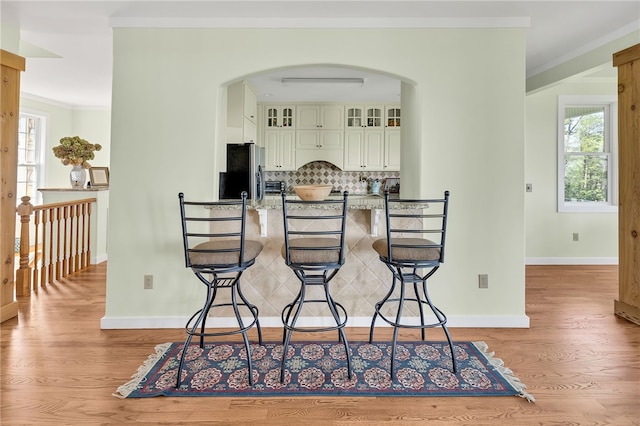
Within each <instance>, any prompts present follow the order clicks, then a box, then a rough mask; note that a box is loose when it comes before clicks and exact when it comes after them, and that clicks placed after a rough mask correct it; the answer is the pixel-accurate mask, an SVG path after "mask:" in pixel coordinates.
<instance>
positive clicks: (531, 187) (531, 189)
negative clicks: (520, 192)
mask: <svg viewBox="0 0 640 426" xmlns="http://www.w3.org/2000/svg"><path fill="white" fill-rule="evenodd" d="M525 188H526V190H527V192H533V185H532V184H530V183H528V184H527V185H526V186H525Z"/></svg>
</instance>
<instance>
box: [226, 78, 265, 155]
mask: <svg viewBox="0 0 640 426" xmlns="http://www.w3.org/2000/svg"><path fill="white" fill-rule="evenodd" d="M257 116H258V103H257V100H256V94H255V92H254V91H253V89H252V88H251V86H250V85H249V83H247V82H246V81H239V82H237V83H234V84H232V85H230V86H228V87H227V142H228V143H250V142H253V143H255V142H256V139H257V125H256V123H257V118H258V117H257Z"/></svg>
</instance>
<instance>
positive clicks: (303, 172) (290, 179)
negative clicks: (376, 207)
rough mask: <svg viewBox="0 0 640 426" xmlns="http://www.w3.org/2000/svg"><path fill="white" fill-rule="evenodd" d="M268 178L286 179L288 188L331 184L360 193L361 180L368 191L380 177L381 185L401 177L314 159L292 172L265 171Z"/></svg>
mask: <svg viewBox="0 0 640 426" xmlns="http://www.w3.org/2000/svg"><path fill="white" fill-rule="evenodd" d="M264 174H265V179H266V180H278V181H280V180H281V181H284V182H285V183H286V185H287V188H289V189H291V188H293V187H294V186H295V185H311V184H331V185H333V189H334V190H338V191H341V192H342V191H345V190H346V191H349V192H350V193H354V194H355V193H360V192H362V191H363V187H362V184H360V182H361V181H362V180H363V179H366V180H367V191H370V190H371V183H372V182H373V181H374V180H376V179H378V180H379V181H380V183H381V185H380V187H381V188H383V187H384V181H385V179H388V178H395V179H399V178H400V172H376V171H367V172H346V171H343V170H340V169H339V168H338V167H336V166H335V165H333V164H331V163H328V162H326V161H313V162H311V163H307V164H305V165H304V166H302V167H300V168H299V169H298V170H296V171H292V172H265V173H264Z"/></svg>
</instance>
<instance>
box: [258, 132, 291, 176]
mask: <svg viewBox="0 0 640 426" xmlns="http://www.w3.org/2000/svg"><path fill="white" fill-rule="evenodd" d="M264 147H265V152H266V157H267V158H266V161H265V170H267V171H291V170H296V164H295V163H296V162H295V158H296V152H295V131H293V130H265V132H264Z"/></svg>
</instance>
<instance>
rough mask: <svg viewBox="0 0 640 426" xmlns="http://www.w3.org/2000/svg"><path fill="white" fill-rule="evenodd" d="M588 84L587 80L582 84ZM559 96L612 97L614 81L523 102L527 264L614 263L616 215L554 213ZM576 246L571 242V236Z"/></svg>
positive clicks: (571, 86)
mask: <svg viewBox="0 0 640 426" xmlns="http://www.w3.org/2000/svg"><path fill="white" fill-rule="evenodd" d="M587 81H588V80H587ZM559 95H612V96H616V95H617V84H616V82H615V81H613V82H609V83H601V82H594V83H588V82H585V83H569V82H565V83H562V84H557V85H554V86H551V87H549V88H547V89H545V90H542V91H539V92H536V93H534V94H530V95H528V96H527V99H526V105H527V142H526V149H525V158H526V178H525V180H526V182H527V183H531V184H533V192H531V193H526V196H525V200H526V201H525V217H526V228H525V229H526V235H525V241H526V249H525V252H526V261H527V263H532V264H535V263H542V264H545V263H546V264H554V263H555V264H588V263H596V264H598V263H617V257H618V214H617V213H558V211H557V197H558V195H557V194H558V190H557V187H558V184H557V176H558V173H557V149H558V148H557V147H558V145H557V143H558V142H557V139H558V136H557V134H558V133H557V132H558V130H557V125H558V124H557V123H558V118H557V117H558V96H559ZM574 232H577V233H579V235H580V237H579V241H578V242H575V241H573V233H574Z"/></svg>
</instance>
